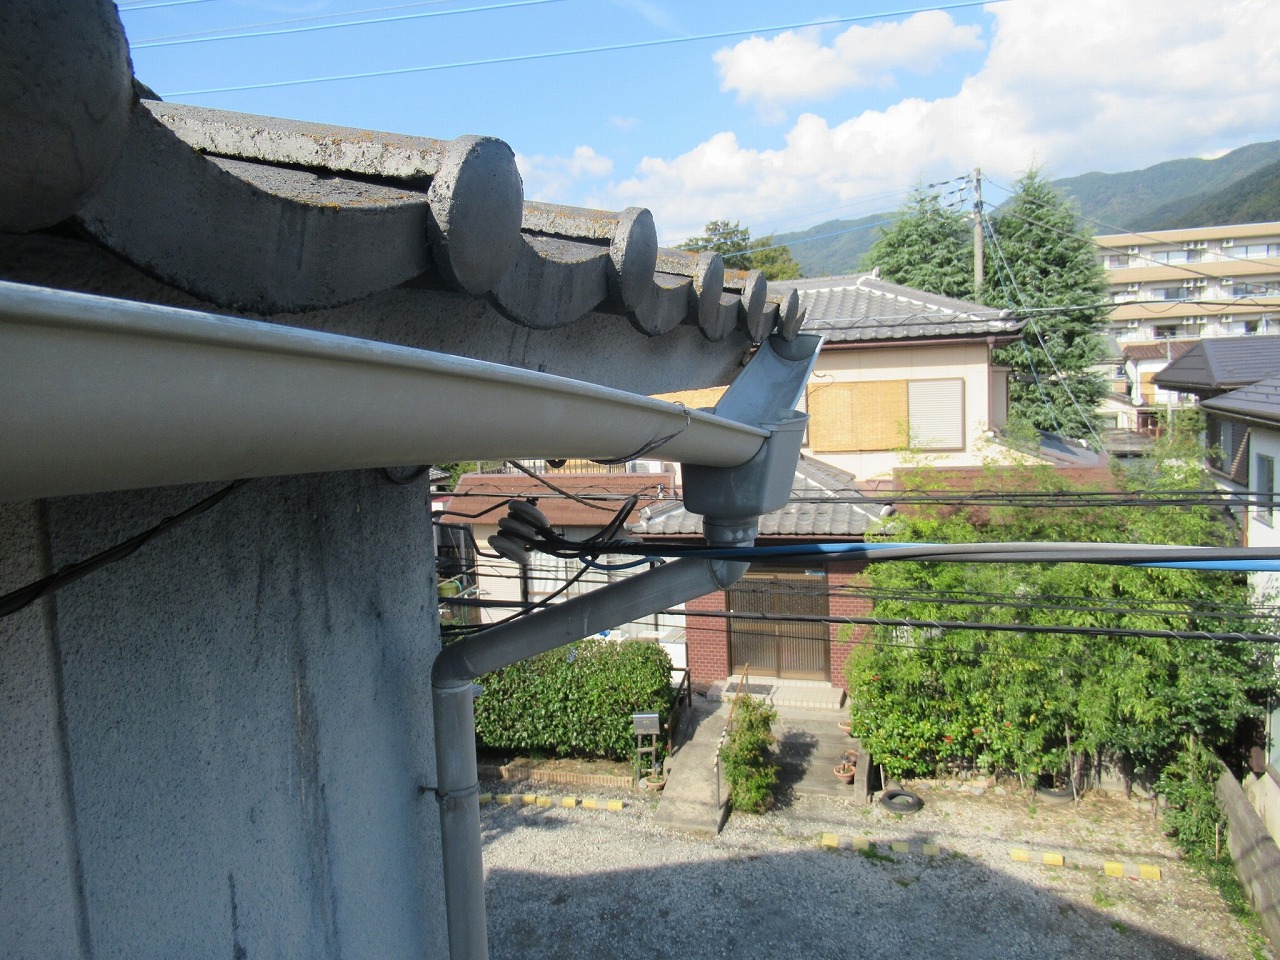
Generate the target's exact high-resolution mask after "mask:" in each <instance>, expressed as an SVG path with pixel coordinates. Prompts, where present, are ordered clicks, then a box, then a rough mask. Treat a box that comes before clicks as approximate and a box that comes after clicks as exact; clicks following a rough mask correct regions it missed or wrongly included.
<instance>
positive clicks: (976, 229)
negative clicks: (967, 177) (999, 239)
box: [973, 167, 984, 300]
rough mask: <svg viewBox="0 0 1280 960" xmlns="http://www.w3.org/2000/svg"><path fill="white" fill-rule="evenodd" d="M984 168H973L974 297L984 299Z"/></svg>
mask: <svg viewBox="0 0 1280 960" xmlns="http://www.w3.org/2000/svg"><path fill="white" fill-rule="evenodd" d="M983 254H984V250H983V248H982V168H981V167H974V168H973V299H975V300H981V299H982V274H983V262H982V259H983Z"/></svg>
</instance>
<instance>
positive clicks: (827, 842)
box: [822, 833, 840, 850]
mask: <svg viewBox="0 0 1280 960" xmlns="http://www.w3.org/2000/svg"><path fill="white" fill-rule="evenodd" d="M822 845H823V846H824V847H830V848H831V849H832V850H839V849H840V838H839V837H838V836H837V835H836V834H834V833H824V834H823V835H822Z"/></svg>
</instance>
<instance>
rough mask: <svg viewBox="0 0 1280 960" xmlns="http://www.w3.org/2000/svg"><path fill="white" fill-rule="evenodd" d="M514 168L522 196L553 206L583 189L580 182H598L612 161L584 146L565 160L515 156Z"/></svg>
mask: <svg viewBox="0 0 1280 960" xmlns="http://www.w3.org/2000/svg"><path fill="white" fill-rule="evenodd" d="M516 166H517V167H518V168H519V170H520V176H521V178H522V179H523V180H524V195H525V196H526V197H528V198H530V199H536V200H542V201H546V202H548V203H556V202H560V201H565V200H567V199H569V198H570V197H571V196H572V195H573V193H574V192H575V191H581V190H582V189H583V184H584V182H588V181H598V180H602V179H604V178H605V177H608V176H609V175H610V174H612V173H613V161H612V160H610V159H609V158H608V157H605V156H601V155H600V154H598V153H596V152H595V151H594V150H593V149H591V148H590V147H588V146H578V147H575V148H574V150H573V153H572V155H570V156H568V157H544V156H525V155H524V154H519V153H518V154H516Z"/></svg>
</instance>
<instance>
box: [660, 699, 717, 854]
mask: <svg viewBox="0 0 1280 960" xmlns="http://www.w3.org/2000/svg"><path fill="white" fill-rule="evenodd" d="M699 699H700V698H695V701H697V700H699ZM728 715H729V704H728V703H723V704H721V703H707V702H705V701H703V702H695V706H694V720H693V721H692V722H693V723H695V724H696V726H695V727H694V729H693V733H692V736H690V737H689V738H688V739H687V740H685V741H684V743H683V745H682V746H681V747H680V749H679V750H677V751H676V753H675V754H673V755H672V756H671V757H670V758H668V760H667V786H666V788H665V789H664V790H663V791H662V797H661V799H660V800H659V801H658V809H657V812H656V813H655V815H654V819H655V820H656V821H657V822H658V823H660V824H662V825H663V826H665V827H668V828H670V829H672V830H679V831H681V832H683V833H693V834H700V835H711V836H714V835H715V834H717V833H719V832H720V828H721V827H723V826H724V821H725V818H726V817H727V816H728V806H727V799H728V797H727V795H725V791H724V790H723V789H721V790H720V791H719V792H717V770H716V765H715V759H716V753H717V751H718V750H719V747H720V734H721V732H722V731H723V730H724V723H725V720H726V718H727V717H728Z"/></svg>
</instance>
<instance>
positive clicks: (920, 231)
mask: <svg viewBox="0 0 1280 960" xmlns="http://www.w3.org/2000/svg"><path fill="white" fill-rule="evenodd" d="M903 213H904V216H903V217H902V218H901V219H900V220H898V221H897V222H896V223H895V224H894V225H893V226H892V227H890V228H889V229H888V230H886V231H884V234H883V236H881V237H880V239H879V240H877V241H876V242H875V243H874V244H872V245H871V249H870V250H868V251H867V253H866V256H865V257H864V258H863V261H862V266H863V269H866V270H870V269H873V268H879V270H880V276H881V277H882V278H883V279H885V280H888V281H889V282H890V283H900V284H902V285H904V286H908V287H915V288H916V289H917V290H927V291H928V292H929V293H936V294H940V295H942V296H945V297H956V298H957V299H961V300H971V299H973V242H972V239H971V231H970V228H969V225H968V223H967V222H966V220H965V217H964V215H963V214H961V213H958V212H957V211H955V210H951V209H949V208H947V207H944V206H943V205H942V202H941V201H940V200H939V199H938V197H937V195H936V194H932V193H925V192H924V190H923V189H917V190H916V191H915V192H914V193H913V194H912V196H911V201H910V203H909V204H908V205H907V208H906V209H905V210H904V211H903Z"/></svg>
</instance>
